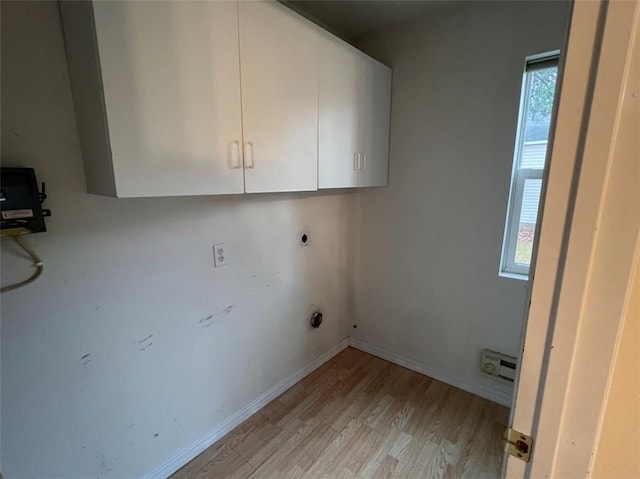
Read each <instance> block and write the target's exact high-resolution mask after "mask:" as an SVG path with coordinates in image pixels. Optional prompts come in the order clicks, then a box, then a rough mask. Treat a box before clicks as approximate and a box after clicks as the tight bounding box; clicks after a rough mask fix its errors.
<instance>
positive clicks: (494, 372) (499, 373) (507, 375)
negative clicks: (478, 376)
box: [480, 349, 517, 383]
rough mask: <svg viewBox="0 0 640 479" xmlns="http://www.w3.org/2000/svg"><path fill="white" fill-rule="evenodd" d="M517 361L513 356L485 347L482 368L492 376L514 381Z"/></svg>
mask: <svg viewBox="0 0 640 479" xmlns="http://www.w3.org/2000/svg"><path fill="white" fill-rule="evenodd" d="M516 362H517V359H516V358H514V357H513V356H509V355H507V354H503V353H499V352H497V351H492V350H491V349H483V350H482V361H481V363H480V368H481V369H482V372H484V373H486V374H488V375H490V376H494V377H497V378H499V379H502V380H504V381H508V382H510V383H512V382H513V381H514V380H515V377H516Z"/></svg>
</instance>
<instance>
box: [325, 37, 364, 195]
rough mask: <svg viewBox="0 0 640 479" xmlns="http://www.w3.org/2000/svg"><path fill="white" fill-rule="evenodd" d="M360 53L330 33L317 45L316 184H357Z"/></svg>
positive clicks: (338, 185)
mask: <svg viewBox="0 0 640 479" xmlns="http://www.w3.org/2000/svg"><path fill="white" fill-rule="evenodd" d="M361 63H362V62H361V54H360V52H358V51H357V50H356V49H355V48H351V47H350V46H348V45H346V44H345V43H344V42H343V41H342V40H339V39H337V38H336V37H334V36H333V35H329V34H324V35H322V38H321V44H320V93H319V97H318V99H319V107H320V114H319V129H318V161H319V164H318V187H319V188H349V187H353V186H358V161H359V159H358V156H357V155H358V153H357V152H358V151H359V150H360V146H359V137H358V135H359V123H360V88H361V83H362V71H361V70H362V65H361Z"/></svg>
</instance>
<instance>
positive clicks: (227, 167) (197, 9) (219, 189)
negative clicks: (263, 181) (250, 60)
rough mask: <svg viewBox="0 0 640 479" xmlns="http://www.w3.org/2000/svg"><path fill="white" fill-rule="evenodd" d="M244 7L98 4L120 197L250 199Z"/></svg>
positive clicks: (229, 3) (229, 4)
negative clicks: (243, 92) (243, 153)
mask: <svg viewBox="0 0 640 479" xmlns="http://www.w3.org/2000/svg"><path fill="white" fill-rule="evenodd" d="M237 15H238V10H237V3H236V2H235V1H216V2H95V3H94V18H95V25H96V36H97V43H98V51H99V57H100V64H101V74H102V81H103V87H104V101H105V106H106V115H107V123H108V128H109V136H110V143H111V152H112V156H113V169H114V177H115V182H116V189H117V196H124V197H127V196H130V197H131V196H173V195H204V194H220V193H241V192H243V172H242V167H241V161H242V159H241V157H240V150H241V148H240V147H241V144H242V143H241V141H242V123H241V107H240V67H239V52H238V17H237Z"/></svg>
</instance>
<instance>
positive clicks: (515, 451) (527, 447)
mask: <svg viewBox="0 0 640 479" xmlns="http://www.w3.org/2000/svg"><path fill="white" fill-rule="evenodd" d="M504 440H505V441H506V444H505V446H504V450H505V451H506V452H508V453H509V454H511V455H512V456H515V457H517V458H519V459H522V460H523V461H524V462H529V459H530V458H531V448H532V447H533V438H532V437H531V436H527V435H526V434H522V433H521V432H519V431H516V430H515V429H511V428H510V427H508V428H507V429H506V431H505V433H504Z"/></svg>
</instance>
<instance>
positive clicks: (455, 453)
mask: <svg viewBox="0 0 640 479" xmlns="http://www.w3.org/2000/svg"><path fill="white" fill-rule="evenodd" d="M507 416H508V410H507V408H505V407H503V406H499V405H497V404H494V403H492V402H490V401H487V400H486V399H482V398H479V397H477V396H474V395H473V394H470V393H467V392H464V391H462V390H460V389H456V388H454V387H451V386H448V385H446V384H444V383H442V382H440V381H436V380H435V379H431V378H428V377H426V376H423V375H421V374H418V373H415V372H413V371H410V370H408V369H405V368H403V367H400V366H396V365H394V364H392V363H389V362H388V361H384V360H382V359H379V358H376V357H375V356H371V355H370V354H367V353H364V352H361V351H358V350H356V349H353V348H348V349H345V350H344V351H342V352H341V353H340V354H338V355H337V356H336V357H334V358H333V359H331V360H330V361H328V362H327V363H326V364H324V365H323V366H322V367H320V368H319V369H317V370H316V371H314V372H313V373H311V374H310V375H309V376H307V377H306V378H304V379H303V380H302V381H301V382H300V383H298V384H296V385H295V386H293V387H292V388H291V389H289V390H288V391H287V392H285V393H284V394H282V395H281V396H280V397H278V398H277V399H275V400H274V401H272V402H271V403H269V404H268V405H267V406H265V407H264V408H263V409H261V410H260V411H258V412H257V413H256V414H254V415H253V416H251V417H250V418H249V419H247V420H246V421H245V422H244V423H242V424H241V425H240V426H238V427H237V428H236V429H234V430H233V431H231V432H230V433H229V434H227V435H226V436H225V437H223V438H222V439H221V440H220V441H218V442H217V443H216V444H214V445H213V446H211V447H210V448H209V449H207V450H206V451H204V452H203V453H202V454H200V455H199V456H198V457H196V458H195V459H194V460H193V461H191V462H190V463H189V464H187V465H186V466H185V467H183V468H182V469H180V470H179V471H178V472H177V473H175V474H174V475H173V476H172V479H185V478H212V479H213V478H215V479H218V478H234V479H244V478H248V477H250V478H251V479H258V478H273V479H294V478H295V479H310V478H314V479H315V478H327V479H351V478H392V477H393V478H396V477H397V478H407V479H414V478H416V479H417V478H457V477H460V478H469V479H479V478H487V479H488V478H495V477H498V476H499V473H500V466H501V461H502V452H501V451H502V434H503V432H504V428H505V425H506V421H507Z"/></svg>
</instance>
